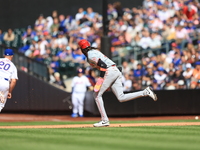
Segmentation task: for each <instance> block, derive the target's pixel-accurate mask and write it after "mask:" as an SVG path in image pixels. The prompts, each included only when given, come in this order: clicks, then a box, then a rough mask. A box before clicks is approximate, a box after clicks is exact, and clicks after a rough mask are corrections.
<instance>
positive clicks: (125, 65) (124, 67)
mask: <svg viewBox="0 0 200 150" xmlns="http://www.w3.org/2000/svg"><path fill="white" fill-rule="evenodd" d="M130 71H131V68H130V66H129V65H128V62H127V61H123V62H122V74H123V75H124V74H129V73H130Z"/></svg>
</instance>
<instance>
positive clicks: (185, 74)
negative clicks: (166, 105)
mask: <svg viewBox="0 0 200 150" xmlns="http://www.w3.org/2000/svg"><path fill="white" fill-rule="evenodd" d="M192 74H193V68H192V65H191V64H190V63H187V64H186V70H185V71H184V72H183V77H184V79H185V82H186V87H187V88H188V89H189V88H190V83H191V77H192Z"/></svg>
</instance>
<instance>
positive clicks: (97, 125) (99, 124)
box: [93, 120, 110, 127]
mask: <svg viewBox="0 0 200 150" xmlns="http://www.w3.org/2000/svg"><path fill="white" fill-rule="evenodd" d="M109 125H110V123H109V121H103V120H102V121H99V122H98V123H95V124H93V126H94V127H106V126H109Z"/></svg>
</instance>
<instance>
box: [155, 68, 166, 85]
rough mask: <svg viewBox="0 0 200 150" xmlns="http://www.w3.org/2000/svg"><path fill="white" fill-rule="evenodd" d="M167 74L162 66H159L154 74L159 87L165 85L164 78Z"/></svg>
mask: <svg viewBox="0 0 200 150" xmlns="http://www.w3.org/2000/svg"><path fill="white" fill-rule="evenodd" d="M166 77H167V75H166V73H165V70H164V68H163V67H159V68H158V70H157V72H156V73H155V75H154V78H155V80H156V81H157V83H158V85H159V87H160V88H163V87H164V85H165V79H166Z"/></svg>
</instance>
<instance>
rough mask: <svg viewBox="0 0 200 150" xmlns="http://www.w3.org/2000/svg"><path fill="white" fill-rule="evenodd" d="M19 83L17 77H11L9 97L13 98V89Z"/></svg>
mask: <svg viewBox="0 0 200 150" xmlns="http://www.w3.org/2000/svg"><path fill="white" fill-rule="evenodd" d="M16 84H17V79H11V81H10V87H9V90H8V98H9V99H10V98H12V91H13V89H14V88H15V85H16Z"/></svg>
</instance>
